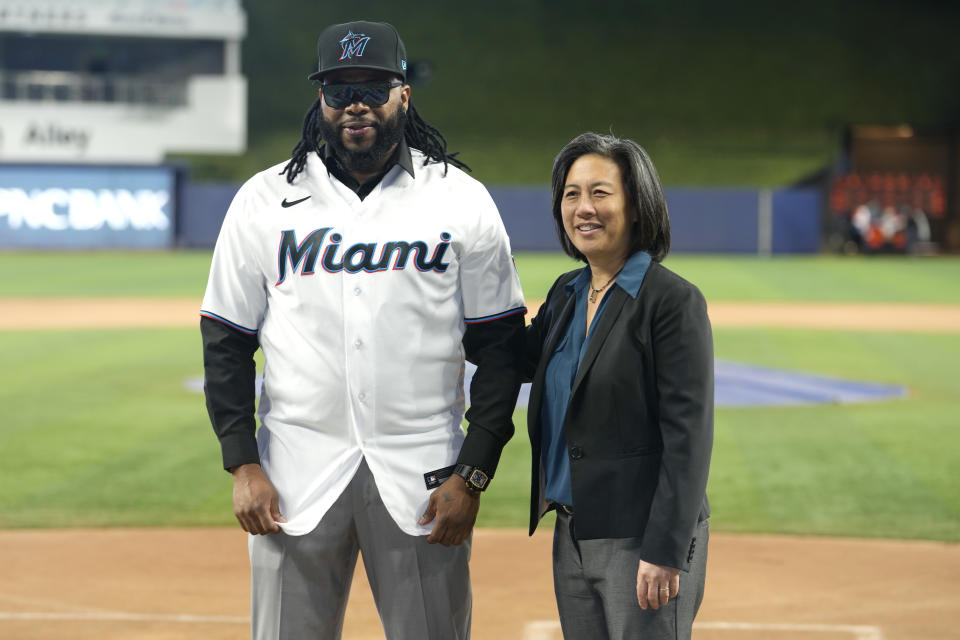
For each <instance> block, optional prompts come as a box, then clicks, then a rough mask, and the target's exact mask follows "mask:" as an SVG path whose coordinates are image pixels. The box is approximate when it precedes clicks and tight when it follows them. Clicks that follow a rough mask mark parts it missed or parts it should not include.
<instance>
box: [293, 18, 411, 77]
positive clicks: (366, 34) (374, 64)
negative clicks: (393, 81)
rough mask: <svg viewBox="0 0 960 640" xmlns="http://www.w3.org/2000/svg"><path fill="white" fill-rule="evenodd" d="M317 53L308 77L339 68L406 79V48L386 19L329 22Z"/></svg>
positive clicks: (321, 37) (321, 36) (322, 74)
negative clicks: (315, 63)
mask: <svg viewBox="0 0 960 640" xmlns="http://www.w3.org/2000/svg"><path fill="white" fill-rule="evenodd" d="M317 56H318V58H319V61H318V65H317V70H316V71H315V72H314V73H311V74H310V75H309V76H307V77H308V78H309V79H310V80H319V79H321V78H322V77H323V76H324V75H325V74H327V73H330V72H331V71H336V70H338V69H373V70H376V71H388V72H390V73H394V74H396V75H398V76H400V77H401V78H403V79H404V80H406V79H407V51H406V49H405V48H404V46H403V41H402V40H400V35H399V34H398V33H397V30H396V29H394V28H393V25H391V24H387V23H386V22H367V21H365V20H361V21H358V22H347V23H344V24H334V25H330V26H329V27H327V28H326V29H324V30H323V32H322V33H321V34H320V38H319V39H318V40H317Z"/></svg>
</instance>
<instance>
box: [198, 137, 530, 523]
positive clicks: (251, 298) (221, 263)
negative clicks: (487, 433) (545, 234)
mask: <svg viewBox="0 0 960 640" xmlns="http://www.w3.org/2000/svg"><path fill="white" fill-rule="evenodd" d="M411 154H412V156H413V161H414V167H415V172H416V178H413V177H411V176H410V175H409V174H408V173H407V172H406V171H405V170H404V169H402V168H401V167H400V166H399V165H397V166H394V167H393V168H392V169H391V170H390V171H389V172H388V173H387V174H386V176H384V178H383V180H382V181H381V182H380V184H379V185H377V187H376V188H374V190H373V191H372V192H371V193H370V194H369V195H368V196H367V197H366V198H364V199H363V200H362V201H361V200H360V198H359V197H358V196H357V195H356V194H355V193H354V192H353V191H352V190H351V189H350V188H349V187H347V186H345V185H344V184H342V183H341V182H340V181H338V180H337V179H336V178H334V177H333V176H332V175H330V174H329V173H328V171H327V168H326V166H325V165H324V164H323V162H322V160H321V159H320V158H319V157H318V156H317V155H316V154H310V156H309V159H308V162H307V166H306V168H305V170H304V171H303V172H302V173H301V174H299V175H298V176H297V178H296V180H295V181H294V183H293V184H292V185H291V184H288V183H287V181H286V176H285V175H283V174H282V173H281V170H282V168H283V165H282V164H281V165H277V166H275V167H272V168H270V169H268V170H266V171H263V172H261V173H259V174H257V175H256V176H254V177H253V178H251V179H250V180H249V181H247V182H246V183H245V184H244V185H243V187H241V189H240V191H239V192H238V193H237V195H236V197H235V198H234V200H233V203H232V204H231V205H230V209H229V210H228V212H227V215H226V218H225V220H224V222H223V227H222V229H221V231H220V236H219V238H218V240H217V245H216V250H215V251H214V255H213V263H212V266H211V270H210V278H209V281H208V283H207V290H206V294H205V295H204V298H203V309H202V312H201V313H202V315H204V316H206V317H208V318H212V319H214V320H218V321H220V322H223V323H226V324H228V325H230V326H232V327H234V328H235V329H238V330H240V331H244V332H246V333H251V334H253V333H256V334H257V335H258V337H259V341H260V347H261V349H262V350H263V355H264V371H263V385H262V388H261V396H260V405H259V409H258V414H259V416H260V421H261V426H260V429H259V430H258V432H257V444H258V448H259V451H260V458H261V464H262V466H263V469H264V471H265V472H266V474H267V476H268V477H269V478H270V480H271V481H272V482H273V484H274V486H276V488H277V491H278V493H279V495H280V511H281V513H282V514H283V515H284V517H285V518H286V519H287V523H285V524H283V523H281V526H282V527H283V530H284V531H285V532H286V533H288V534H291V535H303V534H306V533H309V532H310V531H312V530H313V529H314V528H315V527H316V525H317V523H318V522H319V521H320V519H321V518H322V517H323V515H324V513H325V512H326V511H327V509H328V508H329V507H330V505H331V504H333V502H334V501H335V500H336V499H337V497H339V495H340V494H341V493H342V492H343V490H344V489H345V487H346V486H347V484H348V482H349V481H350V479H351V478H352V477H353V475H354V472H355V471H356V469H357V468H358V467H359V465H360V461H361V458H366V460H367V464H368V465H369V467H370V469H371V471H372V472H373V475H374V477H375V479H376V482H377V487H378V488H379V490H380V494H381V496H382V498H383V502H384V504H385V505H386V507H387V509H388V510H389V512H390V514H391V515H392V516H393V518H394V520H395V521H396V522H397V525H398V526H399V527H400V528H401V529H402V530H403V531H405V532H407V533H408V534H411V535H423V534H427V533H429V532H430V530H431V529H432V526H433V523H430V525H428V526H427V527H421V526H420V525H418V524H417V520H418V519H419V518H420V516H421V515H422V514H423V512H424V511H425V509H426V507H427V503H428V499H429V493H430V490H429V489H427V487H426V484H425V481H424V474H425V473H427V472H429V471H432V470H436V469H440V468H443V467H447V466H449V465H452V464H453V463H454V462H455V460H456V457H457V454H458V453H459V451H460V446H461V444H462V442H463V440H464V434H463V431H462V430H461V428H460V423H461V420H462V418H463V411H464V396H463V384H462V381H463V371H464V357H463V348H462V345H461V341H462V338H463V334H464V330H465V326H466V324H468V323H472V322H483V321H485V320H493V319H496V318H499V317H503V316H505V315H509V314H512V313H522V312H523V311H524V302H523V295H522V293H521V290H520V282H519V279H518V277H517V273H516V269H515V267H514V265H513V260H512V257H511V252H510V243H509V240H508V238H507V235H506V232H505V231H504V228H503V223H502V221H501V220H500V216H499V214H498V212H497V209H496V206H495V204H494V203H493V200H492V199H491V198H490V195H489V194H488V193H487V191H486V189H485V188H484V187H483V185H481V184H480V183H479V182H477V181H476V180H474V179H473V178H470V177H469V176H467V175H466V174H465V173H463V172H462V171H460V170H459V169H456V168H455V167H452V166H451V167H449V169H448V173H447V175H446V177H444V175H443V171H444V167H443V165H442V164H430V165H428V166H426V167H424V166H422V164H423V158H424V156H423V154H422V153H421V152H419V151H417V150H414V149H411Z"/></svg>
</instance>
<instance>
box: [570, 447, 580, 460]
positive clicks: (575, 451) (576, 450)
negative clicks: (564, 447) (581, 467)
mask: <svg viewBox="0 0 960 640" xmlns="http://www.w3.org/2000/svg"><path fill="white" fill-rule="evenodd" d="M582 457H583V449H581V448H580V447H578V446H577V445H573V446H572V447H570V458H571V459H572V460H579V459H580V458H582Z"/></svg>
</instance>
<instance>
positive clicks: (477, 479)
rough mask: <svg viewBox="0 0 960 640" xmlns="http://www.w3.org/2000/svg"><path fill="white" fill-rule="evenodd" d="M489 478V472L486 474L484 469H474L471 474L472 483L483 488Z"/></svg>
mask: <svg viewBox="0 0 960 640" xmlns="http://www.w3.org/2000/svg"><path fill="white" fill-rule="evenodd" d="M487 480H489V478H487V474H485V473H484V472H483V471H480V469H474V470H473V473H471V474H470V484H472V485H473V486H475V487H477V488H478V489H483V488H484V487H485V486H487Z"/></svg>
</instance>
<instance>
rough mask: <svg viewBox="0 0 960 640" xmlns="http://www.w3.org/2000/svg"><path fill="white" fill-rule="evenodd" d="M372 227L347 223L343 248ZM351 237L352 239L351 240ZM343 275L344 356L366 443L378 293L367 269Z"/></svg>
mask: <svg viewBox="0 0 960 640" xmlns="http://www.w3.org/2000/svg"><path fill="white" fill-rule="evenodd" d="M368 233H369V229H366V228H365V225H363V224H362V223H360V222H359V221H358V220H357V219H356V218H354V219H353V220H351V221H350V223H349V224H348V225H345V227H344V232H343V238H344V240H343V249H342V251H346V250H347V248H349V247H350V246H351V245H352V244H353V242H354V241H355V239H356V238H358V237H359V238H363V237H366V235H365V234H368ZM348 234H349V235H348ZM348 238H350V240H348ZM341 277H343V288H342V289H341V291H342V300H343V309H344V318H343V319H344V333H345V334H346V336H345V337H346V341H345V344H344V347H345V350H344V351H345V353H344V357H345V360H346V365H347V381H348V385H349V389H350V397H351V402H350V406H351V408H352V413H353V423H354V425H355V426H356V430H357V437H358V438H359V441H360V442H361V447H363V444H362V443H363V442H365V441H366V440H367V439H369V438H370V436H371V435H374V433H375V426H374V424H375V421H376V418H375V414H376V401H377V398H376V397H375V396H376V394H375V393H374V391H375V387H374V385H375V383H376V371H375V370H374V367H373V363H372V362H371V361H372V360H373V356H372V355H371V353H369V351H370V348H371V342H370V341H371V339H372V338H371V336H372V335H373V321H374V318H373V314H372V311H371V309H370V304H371V302H373V298H374V297H375V295H373V296H371V295H370V287H371V286H374V285H373V284H371V283H370V282H369V281H368V279H369V278H370V274H367V273H364V272H363V271H360V272H357V273H348V272H347V271H343V272H341Z"/></svg>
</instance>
